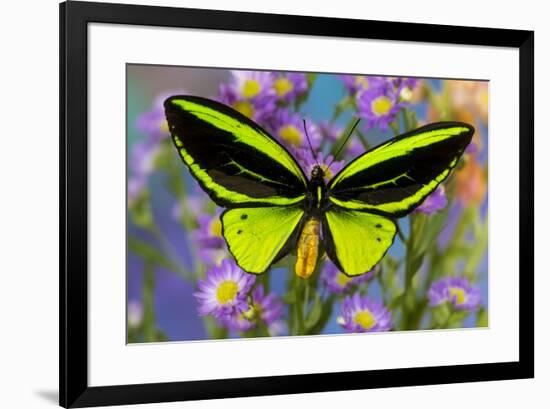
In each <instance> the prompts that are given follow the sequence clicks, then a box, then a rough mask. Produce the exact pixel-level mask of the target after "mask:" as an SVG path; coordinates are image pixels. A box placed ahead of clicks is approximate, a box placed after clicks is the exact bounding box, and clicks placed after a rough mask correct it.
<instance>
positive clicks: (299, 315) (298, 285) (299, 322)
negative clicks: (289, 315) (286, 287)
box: [294, 277, 305, 335]
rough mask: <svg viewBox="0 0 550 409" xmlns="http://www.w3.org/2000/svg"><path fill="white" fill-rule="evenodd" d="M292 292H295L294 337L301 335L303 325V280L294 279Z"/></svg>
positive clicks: (303, 328)
mask: <svg viewBox="0 0 550 409" xmlns="http://www.w3.org/2000/svg"><path fill="white" fill-rule="evenodd" d="M296 280H297V281H296V282H295V287H294V291H295V292H296V327H297V328H296V335H303V334H304V331H305V325H304V305H303V299H302V289H303V286H304V284H303V282H302V281H303V279H301V278H299V277H296Z"/></svg>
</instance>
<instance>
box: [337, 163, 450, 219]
mask: <svg viewBox="0 0 550 409" xmlns="http://www.w3.org/2000/svg"><path fill="white" fill-rule="evenodd" d="M455 164H456V161H454V162H451V164H450V167H449V169H445V170H444V171H443V172H441V173H440V174H439V175H438V176H436V177H435V178H434V179H433V180H431V181H429V182H428V183H427V184H425V185H422V187H421V188H420V189H418V190H416V191H415V192H414V193H410V194H407V191H406V188H401V189H403V190H405V193H406V195H405V197H404V198H403V199H401V200H400V201H398V202H387V203H381V204H376V205H373V204H369V203H365V202H363V201H360V200H339V199H337V198H335V197H330V198H329V200H330V201H331V202H332V203H334V204H335V205H337V206H340V207H343V208H345V209H351V210H365V211H368V210H373V211H378V212H383V213H387V214H395V215H398V214H400V213H401V212H403V211H408V209H410V208H411V207H413V206H414V205H416V204H421V203H422V201H423V200H424V198H426V196H428V195H429V194H430V193H432V192H433V191H434V190H435V188H436V187H437V185H439V184H440V183H441V182H442V181H444V180H445V178H446V177H447V176H448V175H449V173H450V172H451V169H452V168H453V167H454V166H455ZM405 176H406V175H405Z"/></svg>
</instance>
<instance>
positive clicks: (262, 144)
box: [173, 99, 307, 186]
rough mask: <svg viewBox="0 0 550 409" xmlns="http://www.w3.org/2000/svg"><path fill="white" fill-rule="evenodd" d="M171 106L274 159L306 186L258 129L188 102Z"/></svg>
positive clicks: (294, 166) (301, 175)
mask: <svg viewBox="0 0 550 409" xmlns="http://www.w3.org/2000/svg"><path fill="white" fill-rule="evenodd" d="M173 104H174V105H176V106H179V107H181V108H182V109H184V110H185V111H187V112H189V113H190V114H191V115H194V116H195V117H197V118H199V119H201V120H203V121H205V122H208V123H209V124H211V125H213V126H215V127H216V128H218V129H220V130H223V131H226V132H229V133H231V134H232V135H233V136H234V137H235V141H236V142H239V143H242V144H244V145H248V146H250V147H251V148H254V149H255V150H257V151H261V152H264V153H265V154H267V155H269V156H270V157H272V158H276V159H277V161H278V162H279V163H281V164H282V165H283V166H284V167H285V168H287V169H288V170H290V171H292V173H293V174H294V175H295V176H296V177H297V178H299V179H300V180H301V181H302V182H303V184H304V186H305V185H306V183H307V182H306V178H305V176H304V172H303V171H302V168H300V166H299V165H298V164H297V163H296V161H295V160H294V159H292V157H291V156H290V155H289V154H288V152H286V151H285V150H284V149H283V148H282V147H281V145H280V144H279V143H277V142H276V141H275V140H274V139H273V138H272V137H271V136H269V135H268V134H267V133H266V132H264V131H263V130H262V129H261V128H260V127H253V126H250V125H249V124H247V123H245V122H243V121H242V120H239V119H236V118H235V117H234V116H230V115H227V114H225V113H223V112H220V111H219V110H215V109H213V108H210V107H208V106H206V105H204V104H200V103H196V102H193V101H190V100H186V99H175V100H173Z"/></svg>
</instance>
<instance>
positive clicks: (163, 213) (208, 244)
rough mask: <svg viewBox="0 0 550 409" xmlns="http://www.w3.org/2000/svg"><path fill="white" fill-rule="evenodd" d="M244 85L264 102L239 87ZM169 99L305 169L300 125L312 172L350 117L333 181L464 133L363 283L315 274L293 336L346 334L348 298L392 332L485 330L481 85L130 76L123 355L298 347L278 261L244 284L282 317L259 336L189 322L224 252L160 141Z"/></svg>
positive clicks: (288, 76) (196, 191)
mask: <svg viewBox="0 0 550 409" xmlns="http://www.w3.org/2000/svg"><path fill="white" fill-rule="evenodd" d="M266 76H270V78H269V79H266V78H265V77H266ZM249 80H253V81H256V82H257V83H258V84H259V85H260V87H261V88H262V89H261V90H260V91H257V90H256V89H250V87H249V88H247V84H248V86H249V85H250V82H248V83H247V81H249ZM263 88H265V90H264V89H263ZM289 88H290V90H289ZM264 91H265V92H264ZM254 92H256V95H252V94H254ZM176 94H191V95H200V96H204V97H209V98H212V99H216V100H219V101H221V102H224V103H226V104H228V105H232V106H233V107H234V108H236V109H238V110H240V111H241V112H242V113H245V114H248V115H249V116H250V117H251V118H252V119H254V120H255V121H257V122H258V123H260V124H261V125H262V126H264V127H266V128H267V129H268V130H269V131H270V132H271V133H272V134H273V135H274V136H275V137H276V138H278V139H279V140H280V141H281V142H282V143H283V144H285V143H286V144H289V145H290V147H294V148H296V149H295V150H292V149H291V151H292V152H293V153H294V154H295V156H296V157H297V158H298V160H299V162H300V164H301V165H302V166H303V167H304V168H307V166H309V165H311V163H312V158H308V153H307V151H303V150H300V146H295V145H296V143H295V142H296V138H297V137H298V138H299V135H298V134H296V132H294V133H293V131H296V130H297V131H299V133H300V132H302V131H301V130H300V128H299V127H298V125H299V123H300V121H301V118H306V119H307V123H308V131H309V134H310V135H309V136H310V137H311V139H312V141H313V144H314V145H315V148H316V151H317V153H318V154H319V155H320V157H319V158H315V159H321V161H323V160H324V161H325V162H324V163H326V162H328V161H329V160H328V159H330V155H331V154H332V153H334V151H335V150H336V148H337V147H339V144H340V143H341V142H342V140H343V139H344V138H343V136H345V135H346V132H347V131H348V130H349V129H350V124H351V123H352V122H353V121H354V118H356V117H360V118H362V122H361V125H360V127H359V132H358V136H357V137H356V136H355V135H354V136H353V137H352V138H351V140H350V142H349V143H348V145H347V146H346V148H345V149H344V150H343V152H344V154H343V155H341V156H340V157H339V158H337V161H336V162H335V165H336V166H335V167H334V168H332V170H333V171H336V170H337V168H338V166H340V167H342V166H344V165H345V163H347V162H349V161H350V160H351V159H353V158H354V157H356V156H358V155H359V154H361V153H362V152H364V151H365V150H366V149H367V148H368V147H370V146H375V145H378V144H379V143H382V142H384V141H386V140H388V139H389V138H391V137H393V136H394V135H395V134H399V133H402V132H404V131H406V130H409V129H414V128H416V127H417V126H420V125H422V124H426V123H430V122H435V121H439V120H457V121H463V122H467V123H470V124H472V125H473V126H475V128H476V133H475V136H474V140H473V142H472V144H471V145H470V146H469V147H468V149H467V151H466V153H465V155H464V158H463V160H462V161H461V163H460V164H459V165H458V166H457V168H456V169H455V170H454V171H453V174H452V176H451V177H449V178H448V179H447V180H446V181H445V183H444V185H445V187H444V188H443V189H438V191H436V192H434V194H433V195H432V196H430V197H429V198H428V199H427V200H426V202H425V203H424V204H423V205H422V206H421V208H419V209H417V211H415V212H414V214H412V215H411V216H408V217H405V218H402V219H400V220H399V227H400V230H401V235H400V236H399V237H396V240H395V242H394V244H393V246H392V247H391V248H390V249H389V251H388V253H387V255H386V256H385V257H384V259H383V261H382V262H381V263H380V265H379V266H377V268H376V269H375V271H373V272H372V274H370V276H369V277H364V278H363V279H360V280H356V281H354V282H347V281H346V280H342V278H341V277H340V276H339V275H338V272H337V271H332V270H333V267H332V266H331V265H330V262H327V261H323V263H322V266H321V267H320V268H319V271H318V272H317V277H316V278H315V280H314V281H312V290H311V291H312V293H311V294H310V297H309V301H306V305H305V307H304V311H305V316H304V317H303V318H304V319H306V320H307V319H309V318H311V319H312V320H315V318H316V319H317V320H316V321H315V322H314V323H313V324H312V325H311V326H310V328H309V330H308V329H307V328H306V329H304V331H305V332H299V333H308V334H316V333H319V334H334V333H343V332H347V331H349V330H350V329H349V328H347V327H346V325H344V324H345V323H343V322H342V321H343V320H344V321H345V317H344V316H345V306H344V300H345V299H346V297H351V296H352V295H353V294H356V293H357V294H360V295H361V297H368V298H369V299H371V300H375V301H376V302H378V303H379V304H380V308H383V309H384V311H385V312H387V313H388V314H390V315H391V317H392V323H393V324H392V326H391V329H392V330H415V329H441V328H457V327H476V326H487V325H488V311H487V305H488V265H487V231H488V230H487V143H488V141H487V135H488V130H487V121H488V118H487V115H488V105H487V104H488V83H487V82H482V81H459V80H443V79H422V78H401V77H381V76H373V75H368V76H362V75H338V74H299V75H298V74H297V73H277V72H273V73H266V72H251V71H231V70H227V69H206V68H185V67H167V66H149V65H128V66H127V138H128V145H127V148H128V250H129V251H128V270H127V286H128V288H127V300H128V310H127V317H128V341H129V342H149V341H156V342H158V341H182V340H201V339H209V338H224V337H240V336H266V335H297V334H298V332H296V329H295V326H296V323H295V322H293V320H292V318H291V315H292V314H293V311H294V309H295V308H296V305H295V302H296V300H293V298H292V296H291V293H292V291H294V290H295V286H296V285H295V282H294V281H293V280H292V278H291V276H292V274H293V273H292V271H291V270H292V269H291V268H290V267H289V266H290V265H292V263H291V262H290V261H289V266H287V265H277V266H276V267H275V268H273V269H272V271H270V272H268V273H266V274H264V275H263V276H262V277H261V279H257V280H256V281H257V282H256V284H255V285H256V286H258V285H262V286H263V288H264V289H265V290H266V293H267V290H268V289H269V295H273V297H275V298H276V299H277V300H276V301H273V300H271V301H273V302H274V303H277V305H278V306H279V307H280V308H278V309H277V319H276V320H275V321H274V322H267V321H266V322H265V324H274V325H273V328H271V326H269V328H268V331H267V332H262V331H260V330H259V329H258V328H248V327H249V326H250V325H248V326H246V328H241V327H239V326H238V325H228V324H226V323H224V322H222V321H220V320H219V317H214V316H209V315H206V316H201V315H200V314H199V312H198V307H199V304H200V303H199V301H198V299H197V298H196V297H195V296H194V295H193V294H194V293H196V292H197V291H198V288H197V283H198V281H199V280H204V277H205V276H206V274H207V273H208V271H209V269H211V268H213V267H214V266H216V265H219V261H220V260H221V259H223V258H226V257H227V251H226V249H225V248H224V246H225V245H224V243H223V240H222V239H221V238H220V235H219V232H217V231H216V224H215V220H217V215H219V209H216V207H215V205H214V204H213V203H212V202H211V201H210V200H209V199H208V197H207V196H206V195H205V194H204V193H203V192H202V191H201V190H200V188H199V187H198V185H197V184H196V182H195V181H194V180H193V178H192V177H191V176H190V174H189V172H188V170H187V168H186V167H185V166H184V164H183V163H181V161H180V159H179V157H178V156H177V152H176V150H175V149H174V148H173V147H172V145H171V141H169V138H168V133H167V127H166V123H165V120H164V113H163V109H162V102H163V101H164V99H165V98H166V97H168V96H170V95H176ZM297 119H298V120H299V121H298V122H297ZM310 127H311V128H310ZM297 135H298V136H297ZM301 143H303V141H301ZM298 145H299V144H298ZM307 173H309V172H307V170H306V174H307ZM413 237H414V239H415V240H414V243H413ZM411 260H412V261H411ZM413 264H414V266H413ZM449 279H455V280H456V281H453V282H451V281H449ZM354 280H355V279H354ZM445 280H447V281H445ZM460 280H461V281H460ZM266 296H267V295H266ZM445 297H446V298H445ZM461 297H462V298H461ZM463 298H468V299H469V300H470V301H471V302H472V305H466V302H465V300H464V299H463ZM317 315H318V316H319V317H317ZM310 321H311V320H310ZM257 327H259V325H258V326H257ZM348 327H349V326H348ZM387 329H389V328H387ZM380 330H385V329H383V328H382V329H380Z"/></svg>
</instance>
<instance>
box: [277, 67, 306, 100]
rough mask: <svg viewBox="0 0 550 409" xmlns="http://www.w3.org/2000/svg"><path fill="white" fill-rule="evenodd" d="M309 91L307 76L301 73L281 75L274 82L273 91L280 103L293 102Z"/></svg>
mask: <svg viewBox="0 0 550 409" xmlns="http://www.w3.org/2000/svg"><path fill="white" fill-rule="evenodd" d="M307 89H308V84H307V78H306V75H305V74H303V73H299V72H290V73H280V74H278V75H277V76H276V77H275V80H274V81H273V90H274V91H275V94H276V95H277V98H278V99H279V100H280V101H292V100H293V99H294V98H296V97H297V96H299V95H302V94H304V93H305V92H306V91H307Z"/></svg>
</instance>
